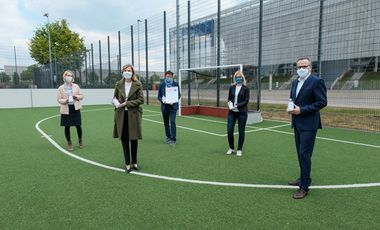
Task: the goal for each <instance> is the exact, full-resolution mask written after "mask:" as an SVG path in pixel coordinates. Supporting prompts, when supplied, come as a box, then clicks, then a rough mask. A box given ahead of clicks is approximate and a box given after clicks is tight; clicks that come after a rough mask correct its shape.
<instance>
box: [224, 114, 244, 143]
mask: <svg viewBox="0 0 380 230" xmlns="http://www.w3.org/2000/svg"><path fill="white" fill-rule="evenodd" d="M247 118H248V113H247V112H233V111H229V112H228V118H227V134H228V144H229V146H230V149H234V128H235V124H236V120H238V124H239V143H238V148H237V150H242V148H243V144H244V137H245V125H246V124H247Z"/></svg>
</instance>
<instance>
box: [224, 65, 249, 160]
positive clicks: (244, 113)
mask: <svg viewBox="0 0 380 230" xmlns="http://www.w3.org/2000/svg"><path fill="white" fill-rule="evenodd" d="M233 81H234V83H233V84H232V85H231V86H230V89H229V92H228V107H229V109H230V110H229V111H228V119H227V134H228V144H229V149H228V151H227V155H230V154H232V153H233V152H234V128H235V123H236V120H237V121H238V124H239V143H238V148H237V152H236V156H242V149H243V144H244V136H245V125H246V124H247V118H248V102H249V88H248V87H247V86H246V80H245V77H244V75H243V73H242V72H241V71H236V72H235V74H234V77H233Z"/></svg>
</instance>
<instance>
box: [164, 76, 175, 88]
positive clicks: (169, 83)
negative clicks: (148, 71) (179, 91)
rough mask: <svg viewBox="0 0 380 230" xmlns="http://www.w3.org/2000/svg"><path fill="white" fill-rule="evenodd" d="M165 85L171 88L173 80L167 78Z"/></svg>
mask: <svg viewBox="0 0 380 230" xmlns="http://www.w3.org/2000/svg"><path fill="white" fill-rule="evenodd" d="M165 83H166V85H167V86H169V87H170V86H171V85H172V84H173V78H170V77H167V78H165Z"/></svg>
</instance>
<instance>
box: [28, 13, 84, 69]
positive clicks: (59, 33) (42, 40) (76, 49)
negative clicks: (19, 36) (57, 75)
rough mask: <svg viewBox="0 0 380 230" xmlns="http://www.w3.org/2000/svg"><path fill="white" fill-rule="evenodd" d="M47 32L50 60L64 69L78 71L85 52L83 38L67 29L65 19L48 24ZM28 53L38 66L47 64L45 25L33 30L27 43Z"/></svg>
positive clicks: (47, 52)
mask: <svg viewBox="0 0 380 230" xmlns="http://www.w3.org/2000/svg"><path fill="white" fill-rule="evenodd" d="M49 31H50V41H51V52H52V59H53V60H54V59H56V60H57V61H59V62H60V64H62V65H63V66H65V67H66V69H79V68H80V67H81V66H82V65H83V54H84V50H85V46H84V42H83V38H81V37H80V36H79V34H78V33H75V32H73V31H71V30H70V29H69V26H68V23H67V22H66V20H65V19H62V20H61V21H56V22H53V23H50V25H49ZM29 52H30V56H31V57H32V58H33V59H34V60H35V61H36V62H38V63H39V64H41V65H47V64H49V61H50V60H49V39H48V31H47V24H45V25H44V26H42V27H40V28H37V29H36V30H35V33H34V36H33V37H32V39H31V40H30V43H29ZM53 60H52V61H53Z"/></svg>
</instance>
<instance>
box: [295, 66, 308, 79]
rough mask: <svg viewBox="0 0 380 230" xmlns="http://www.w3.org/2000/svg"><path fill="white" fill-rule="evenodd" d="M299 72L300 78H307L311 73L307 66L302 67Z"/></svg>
mask: <svg viewBox="0 0 380 230" xmlns="http://www.w3.org/2000/svg"><path fill="white" fill-rule="evenodd" d="M297 74H298V76H299V77H300V78H305V77H306V76H307V75H308V74H309V70H308V69H306V68H300V69H298V70H297Z"/></svg>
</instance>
